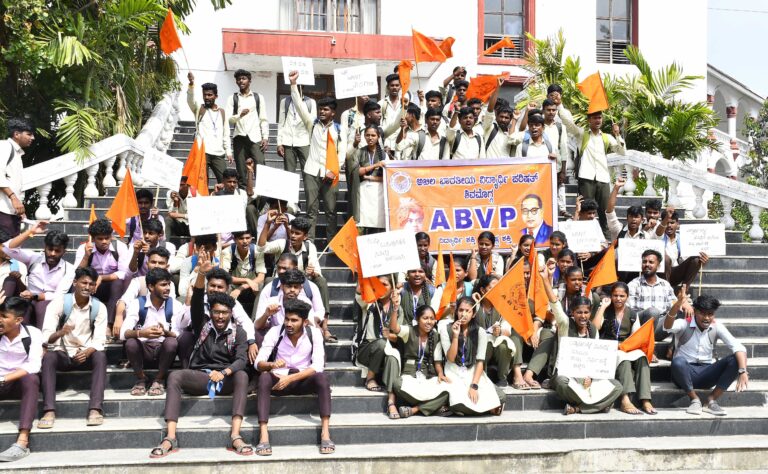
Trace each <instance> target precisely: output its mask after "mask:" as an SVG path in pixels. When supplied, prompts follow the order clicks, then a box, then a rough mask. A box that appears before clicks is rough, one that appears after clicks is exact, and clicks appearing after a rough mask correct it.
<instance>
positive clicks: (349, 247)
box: [328, 217, 360, 272]
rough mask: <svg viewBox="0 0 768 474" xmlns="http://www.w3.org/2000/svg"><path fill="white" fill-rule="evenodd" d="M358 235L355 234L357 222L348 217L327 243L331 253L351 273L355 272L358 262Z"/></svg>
mask: <svg viewBox="0 0 768 474" xmlns="http://www.w3.org/2000/svg"><path fill="white" fill-rule="evenodd" d="M358 235H360V234H359V233H358V232H357V222H355V219H354V217H350V218H349V220H348V221H347V223H346V224H344V226H343V227H342V228H341V229H339V231H338V232H337V233H336V235H335V236H334V237H333V239H331V241H330V242H329V243H328V247H330V248H331V250H333V253H335V254H336V256H337V257H339V259H340V260H341V261H342V262H344V264H345V265H346V266H347V267H349V269H350V270H352V271H353V272H356V271H357V265H358V261H359V256H358V253H357V237H358Z"/></svg>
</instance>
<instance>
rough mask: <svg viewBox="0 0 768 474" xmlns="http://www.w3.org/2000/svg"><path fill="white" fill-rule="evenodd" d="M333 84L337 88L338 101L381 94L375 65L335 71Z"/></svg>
mask: <svg viewBox="0 0 768 474" xmlns="http://www.w3.org/2000/svg"><path fill="white" fill-rule="evenodd" d="M333 82H334V84H335V86H336V98H337V99H346V98H348V97H357V96H361V95H375V94H378V93H379V81H378V79H377V78H376V65H375V64H363V65H362V66H353V67H345V68H339V69H334V70H333Z"/></svg>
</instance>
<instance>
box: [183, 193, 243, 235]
mask: <svg viewBox="0 0 768 474" xmlns="http://www.w3.org/2000/svg"><path fill="white" fill-rule="evenodd" d="M187 220H188V221H189V233H190V235H206V234H219V233H222V232H238V231H242V230H245V229H246V228H247V227H248V226H247V224H246V221H245V206H243V200H242V198H241V197H240V196H236V195H231V196H197V197H195V198H193V199H188V200H187Z"/></svg>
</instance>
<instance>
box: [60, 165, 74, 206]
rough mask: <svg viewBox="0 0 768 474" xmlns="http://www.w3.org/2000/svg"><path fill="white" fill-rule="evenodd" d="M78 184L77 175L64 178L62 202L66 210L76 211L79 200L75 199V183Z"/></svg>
mask: <svg viewBox="0 0 768 474" xmlns="http://www.w3.org/2000/svg"><path fill="white" fill-rule="evenodd" d="M76 182H77V173H74V174H71V175H69V176H67V177H66V178H64V185H65V186H66V187H65V189H64V198H63V199H62V200H61V207H63V208H64V209H74V208H76V207H77V198H76V197H75V183H76Z"/></svg>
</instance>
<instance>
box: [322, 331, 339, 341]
mask: <svg viewBox="0 0 768 474" xmlns="http://www.w3.org/2000/svg"><path fill="white" fill-rule="evenodd" d="M323 339H324V340H325V342H326V343H332V344H336V343H337V342H339V338H338V337H336V336H334V335H333V334H331V331H325V333H323Z"/></svg>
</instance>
